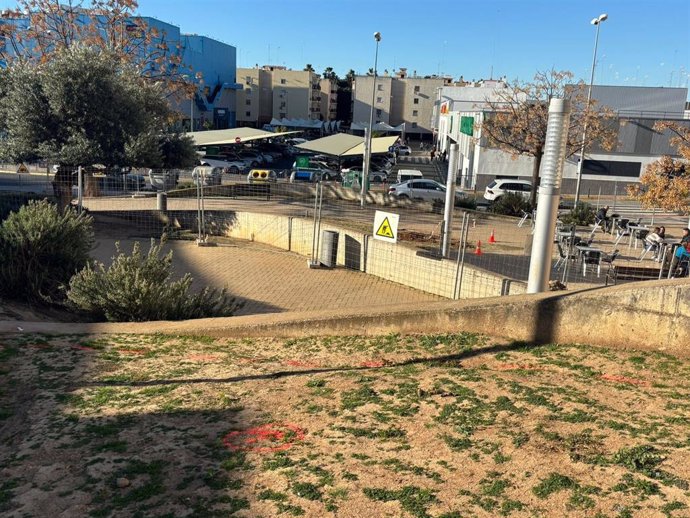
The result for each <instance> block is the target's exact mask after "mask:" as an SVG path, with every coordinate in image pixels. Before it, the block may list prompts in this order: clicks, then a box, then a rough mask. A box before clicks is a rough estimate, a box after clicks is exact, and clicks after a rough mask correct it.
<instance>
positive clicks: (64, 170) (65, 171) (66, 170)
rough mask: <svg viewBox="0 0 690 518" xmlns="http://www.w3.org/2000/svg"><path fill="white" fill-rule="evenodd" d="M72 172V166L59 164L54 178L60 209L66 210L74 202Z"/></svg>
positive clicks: (54, 189) (55, 192)
mask: <svg viewBox="0 0 690 518" xmlns="http://www.w3.org/2000/svg"><path fill="white" fill-rule="evenodd" d="M72 172H73V169H72V168H71V167H65V166H58V170H57V172H56V173H55V178H54V179H53V193H54V194H55V198H56V201H57V206H58V208H59V209H60V210H65V208H66V207H68V206H69V205H70V204H71V203H72Z"/></svg>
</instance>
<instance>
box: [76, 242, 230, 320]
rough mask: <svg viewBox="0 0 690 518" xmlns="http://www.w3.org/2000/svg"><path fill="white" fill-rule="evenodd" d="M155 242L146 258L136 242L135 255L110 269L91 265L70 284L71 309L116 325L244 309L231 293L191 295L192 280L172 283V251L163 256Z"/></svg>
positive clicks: (117, 259)
mask: <svg viewBox="0 0 690 518" xmlns="http://www.w3.org/2000/svg"><path fill="white" fill-rule="evenodd" d="M161 248H162V244H159V245H156V244H155V243H154V242H153V240H152V242H151V247H150V249H149V251H148V253H147V254H143V253H142V252H141V247H140V246H139V243H135V245H134V248H133V250H132V253H131V254H130V255H127V254H124V253H123V252H122V251H121V250H120V247H119V244H118V245H117V252H118V254H117V255H116V256H115V257H113V262H112V264H111V265H110V266H109V267H108V268H106V267H105V265H104V264H103V263H96V264H95V265H94V266H93V267H92V266H91V265H87V266H86V267H85V268H84V269H83V270H82V271H80V272H79V273H77V274H76V275H75V276H74V277H72V280H71V281H70V283H69V291H68V292H67V298H68V300H69V303H70V305H72V306H73V307H75V308H78V309H79V310H82V311H85V312H87V313H90V314H91V315H92V316H94V317H95V318H97V319H101V320H102V319H105V320H109V321H115V322H123V321H126V322H143V321H148V320H185V319H191V318H203V317H220V316H230V315H232V314H233V313H234V312H235V311H237V309H239V308H240V307H241V304H240V303H237V302H236V301H235V299H234V298H231V297H230V296H229V295H228V294H227V293H226V291H225V290H224V289H223V290H220V291H218V290H215V289H209V288H204V289H203V290H201V291H199V292H198V293H190V287H191V284H192V281H193V279H192V277H191V275H189V274H186V275H185V276H184V277H182V279H180V280H178V281H171V280H170V278H171V275H172V257H173V253H172V251H170V252H168V253H167V254H166V255H165V256H163V257H161Z"/></svg>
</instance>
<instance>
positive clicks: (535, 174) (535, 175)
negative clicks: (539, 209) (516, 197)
mask: <svg viewBox="0 0 690 518" xmlns="http://www.w3.org/2000/svg"><path fill="white" fill-rule="evenodd" d="M542 156H544V154H543V153H542V151H541V150H539V151H538V152H537V154H536V155H534V168H533V169H532V191H531V192H530V195H529V202H530V204H531V205H532V207H536V206H537V187H538V186H539V168H540V167H541V158H542Z"/></svg>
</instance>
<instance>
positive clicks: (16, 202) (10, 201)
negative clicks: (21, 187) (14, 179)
mask: <svg viewBox="0 0 690 518" xmlns="http://www.w3.org/2000/svg"><path fill="white" fill-rule="evenodd" d="M45 198H46V197H45V196H42V195H40V194H36V193H33V192H3V193H1V194H0V221H2V220H4V219H5V218H7V216H9V215H10V212H17V211H18V210H19V209H21V208H22V207H23V206H24V205H26V204H27V203H29V202H30V201H32V200H34V201H40V200H43V199H45Z"/></svg>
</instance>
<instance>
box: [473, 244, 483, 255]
mask: <svg viewBox="0 0 690 518" xmlns="http://www.w3.org/2000/svg"><path fill="white" fill-rule="evenodd" d="M474 255H482V242H481V241H477V247H476V248H475V249H474Z"/></svg>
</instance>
